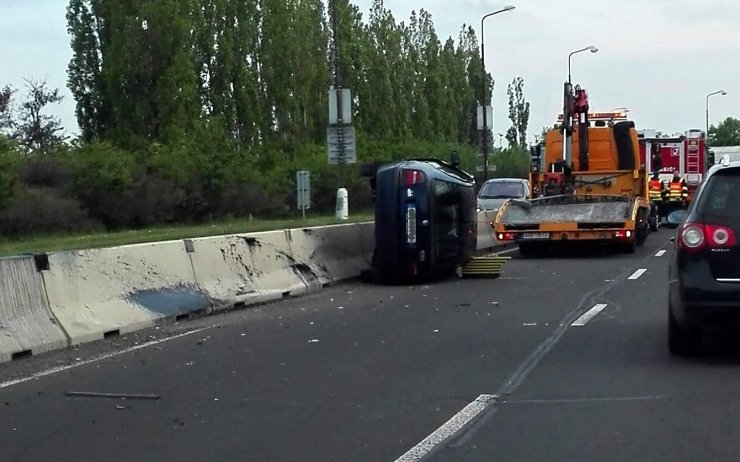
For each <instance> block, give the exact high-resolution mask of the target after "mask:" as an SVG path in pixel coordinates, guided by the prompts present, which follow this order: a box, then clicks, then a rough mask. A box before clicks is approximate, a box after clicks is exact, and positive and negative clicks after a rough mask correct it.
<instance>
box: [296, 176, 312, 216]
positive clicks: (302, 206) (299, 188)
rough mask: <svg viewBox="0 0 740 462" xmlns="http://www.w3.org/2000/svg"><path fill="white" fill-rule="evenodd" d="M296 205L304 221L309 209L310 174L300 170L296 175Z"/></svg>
mask: <svg viewBox="0 0 740 462" xmlns="http://www.w3.org/2000/svg"><path fill="white" fill-rule="evenodd" d="M295 181H296V203H297V206H298V209H299V210H300V211H301V213H302V214H303V219H304V220H305V219H306V210H307V209H310V208H311V173H310V172H308V171H306V170H301V171H299V172H297V173H296V178H295Z"/></svg>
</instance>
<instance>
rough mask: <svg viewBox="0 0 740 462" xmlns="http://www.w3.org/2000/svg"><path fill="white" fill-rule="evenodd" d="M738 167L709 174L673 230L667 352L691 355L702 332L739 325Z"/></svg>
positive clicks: (731, 164)
mask: <svg viewBox="0 0 740 462" xmlns="http://www.w3.org/2000/svg"><path fill="white" fill-rule="evenodd" d="M738 239H740V162H738V161H734V162H732V161H730V160H729V158H724V159H723V160H722V162H721V163H720V164H718V165H715V166H714V167H712V169H710V171H709V173H708V174H707V176H706V178H705V180H704V182H703V183H702V185H701V187H700V188H699V190H698V191H697V194H696V196H695V200H694V201H693V203H692V204H691V206H690V208H689V210H688V213H687V216H686V219H685V221H684V222H683V223H682V225H681V226H680V227H679V229H678V233H677V236H676V239H675V241H676V249H675V254H674V258H673V259H672V261H671V266H670V270H669V274H670V278H669V309H668V311H669V313H668V346H669V349H670V352H671V353H672V354H677V355H683V354H690V353H692V352H694V351H695V350H696V348H697V347H698V345H699V342H700V339H701V335H702V333H703V332H704V331H706V330H710V329H707V328H712V329H711V330H716V329H717V328H720V327H729V326H735V327H737V326H738V322H739V321H740V245H739V244H740V242H739V241H738Z"/></svg>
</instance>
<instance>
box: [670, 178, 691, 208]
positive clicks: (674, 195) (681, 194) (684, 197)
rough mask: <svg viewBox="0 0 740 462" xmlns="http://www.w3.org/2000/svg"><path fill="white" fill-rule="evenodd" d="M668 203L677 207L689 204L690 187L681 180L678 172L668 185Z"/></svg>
mask: <svg viewBox="0 0 740 462" xmlns="http://www.w3.org/2000/svg"><path fill="white" fill-rule="evenodd" d="M668 201H669V202H670V203H671V204H672V205H673V206H674V207H675V206H676V205H679V204H680V205H687V204H688V202H689V185H688V184H687V183H686V180H685V179H683V178H681V175H680V174H679V173H678V171H674V172H673V179H672V180H671V182H670V183H669V184H668Z"/></svg>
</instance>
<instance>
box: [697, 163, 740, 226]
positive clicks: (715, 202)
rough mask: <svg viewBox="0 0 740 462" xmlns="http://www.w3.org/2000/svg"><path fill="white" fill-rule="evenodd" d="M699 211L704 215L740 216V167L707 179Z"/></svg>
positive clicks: (698, 207)
mask: <svg viewBox="0 0 740 462" xmlns="http://www.w3.org/2000/svg"><path fill="white" fill-rule="evenodd" d="M697 211H698V212H699V213H701V214H702V215H710V216H717V217H733V218H740V168H733V169H727V170H723V171H721V172H717V173H716V174H714V175H712V176H711V177H710V178H709V179H708V180H707V185H706V187H705V188H704V192H703V193H702V197H701V198H700V200H699V203H698V204H697Z"/></svg>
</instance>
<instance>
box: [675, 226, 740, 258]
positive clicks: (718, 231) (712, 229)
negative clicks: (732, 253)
mask: <svg viewBox="0 0 740 462" xmlns="http://www.w3.org/2000/svg"><path fill="white" fill-rule="evenodd" d="M678 244H679V246H680V247H681V248H682V249H684V250H686V251H689V252H693V251H699V250H702V249H704V248H706V247H708V248H710V249H726V248H730V247H735V246H736V245H737V239H736V238H735V233H734V232H733V231H732V229H730V228H728V227H727V226H721V225H709V224H703V223H686V224H685V225H684V226H683V228H681V233H680V234H679V240H678Z"/></svg>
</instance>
